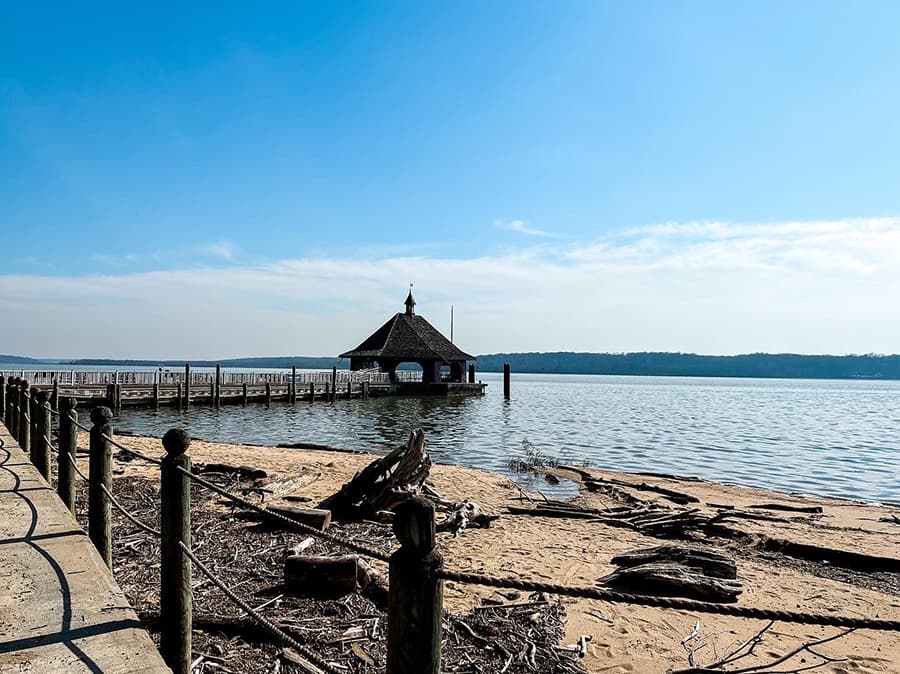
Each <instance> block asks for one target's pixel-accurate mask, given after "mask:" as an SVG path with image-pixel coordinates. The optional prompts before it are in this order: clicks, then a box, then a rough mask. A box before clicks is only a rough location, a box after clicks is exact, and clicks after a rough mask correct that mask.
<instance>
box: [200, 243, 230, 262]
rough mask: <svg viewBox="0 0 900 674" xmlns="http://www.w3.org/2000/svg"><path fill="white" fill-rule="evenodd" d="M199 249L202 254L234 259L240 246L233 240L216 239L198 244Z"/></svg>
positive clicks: (222, 258)
mask: <svg viewBox="0 0 900 674" xmlns="http://www.w3.org/2000/svg"><path fill="white" fill-rule="evenodd" d="M197 251H198V252H199V253H200V254H202V255H210V256H212V257H217V258H219V259H221V260H233V259H234V257H235V255H236V253H237V251H238V247H237V246H236V245H235V244H234V243H232V242H231V241H215V242H213V243H208V244H205V245H202V246H198V247H197Z"/></svg>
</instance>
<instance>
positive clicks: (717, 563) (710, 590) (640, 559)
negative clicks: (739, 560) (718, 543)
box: [600, 545, 743, 602]
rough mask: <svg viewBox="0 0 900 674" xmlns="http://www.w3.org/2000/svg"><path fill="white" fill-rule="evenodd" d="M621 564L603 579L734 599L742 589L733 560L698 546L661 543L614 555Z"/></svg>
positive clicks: (680, 593) (629, 587) (634, 588)
mask: <svg viewBox="0 0 900 674" xmlns="http://www.w3.org/2000/svg"><path fill="white" fill-rule="evenodd" d="M612 563H613V564H616V565H618V566H619V567H620V568H618V569H616V570H615V571H614V572H613V573H611V574H610V575H608V576H606V577H605V578H601V579H600V582H601V583H604V584H606V585H609V586H612V587H616V588H619V589H626V590H631V591H635V592H643V593H648V592H649V593H654V594H666V595H676V596H682V597H691V598H694V599H702V600H705V601H720V602H733V601H735V600H736V599H737V596H738V595H739V594H740V593H741V592H742V591H743V587H742V586H741V582H740V581H739V580H737V565H736V564H735V563H734V560H733V559H732V558H731V557H729V556H727V555H725V554H722V553H720V552H716V551H714V550H708V549H704V548H697V547H686V546H678V545H660V546H656V547H653V548H640V549H638V550H631V551H629V552H625V553H622V554H620V555H617V556H616V557H613V559H612Z"/></svg>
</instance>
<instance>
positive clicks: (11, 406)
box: [6, 377, 20, 439]
mask: <svg viewBox="0 0 900 674" xmlns="http://www.w3.org/2000/svg"><path fill="white" fill-rule="evenodd" d="M12 382H13V383H12V386H11V387H10V392H9V402H8V403H7V408H6V409H7V410H8V412H9V419H7V421H6V428H7V429H9V434H10V435H11V436H13V437H14V438H17V439H18V437H19V382H20V379H19V378H18V377H15V378H14V379H13V380H12Z"/></svg>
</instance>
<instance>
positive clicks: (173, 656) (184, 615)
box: [159, 428, 192, 674]
mask: <svg viewBox="0 0 900 674" xmlns="http://www.w3.org/2000/svg"><path fill="white" fill-rule="evenodd" d="M190 444H191V436H190V435H188V434H187V432H186V431H184V430H181V429H180V428H173V429H172V430H170V431H168V432H167V433H166V434H165V435H164V436H163V447H165V449H166V456H165V457H164V458H163V460H162V465H161V467H160V471H161V474H160V501H161V503H162V506H161V511H160V524H161V526H160V533H161V534H162V536H161V542H160V552H161V562H162V564H161V567H160V592H159V614H160V622H161V624H162V632H161V634H160V644H159V650H160V653H162V656H163V660H165V661H166V664H167V665H169V667H171V668H172V671H173V672H174V674H189V672H190V670H191V621H192V615H191V613H192V605H191V560H190V559H189V558H188V556H187V555H186V554H185V552H184V550H182V548H181V545H179V543H183V544H184V545H185V547H187V548H188V549H190V547H191V482H190V478H189V477H188V475H189V474H190V472H191V458H190V457H189V456H188V455H187V454H185V452H187V450H188V447H189V446H190ZM182 471H185V472H182Z"/></svg>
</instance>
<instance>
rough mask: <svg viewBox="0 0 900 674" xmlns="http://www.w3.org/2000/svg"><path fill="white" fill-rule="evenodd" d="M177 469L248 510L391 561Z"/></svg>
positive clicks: (386, 556)
mask: <svg viewBox="0 0 900 674" xmlns="http://www.w3.org/2000/svg"><path fill="white" fill-rule="evenodd" d="M178 470H180V471H181V472H182V473H184V474H185V475H187V476H188V477H189V478H191V479H192V480H194V481H195V482H197V483H199V484H201V485H203V486H204V487H206V488H207V489H209V490H211V491H214V492H216V493H217V494H219V495H220V496H224V497H225V498H227V499H229V500H230V501H234V502H235V503H240V504H241V505H242V506H244V507H245V508H249V509H250V510H255V511H256V512H258V513H261V514H263V515H265V516H266V517H272V518H275V519H278V520H281V521H283V522H287V523H288V524H290V525H292V526H294V527H296V528H298V529H300V530H302V531H305V532H307V533H309V534H310V535H311V536H315V537H317V538H321V539H322V540H325V541H329V542H331V543H334V544H336V545H340V546H342V547H344V548H347V549H348V550H352V551H353V552H356V553H359V554H360V555H363V556H364V557H371V558H372V559H379V560H381V561H382V562H390V561H391V558H390V557H389V556H388V555H386V554H384V553H383V552H379V551H377V550H373V549H371V548H368V547H366V546H364V545H359V544H358V543H351V542H350V541H345V540H344V539H342V538H340V537H338V536H333V535H331V534H326V533H325V532H324V531H319V530H318V529H316V528H315V527H311V526H309V525H308V524H304V523H303V522H300V521H298V520H295V519H294V518H293V517H290V516H289V515H283V514H282V513H279V512H274V511H272V510H268V509H267V508H263V507H261V506H258V505H256V504H255V503H253V502H252V501H248V500H247V499H245V498H243V497H241V496H238V495H237V494H232V493H231V492H229V491H227V490H226V489H222V487H220V486H218V485H217V484H215V483H213V482H210V481H209V480H204V479H203V478H202V477H200V476H199V475H195V474H194V473H192V472H190V471H188V470H185V469H184V468H182V467H181V466H178Z"/></svg>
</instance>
